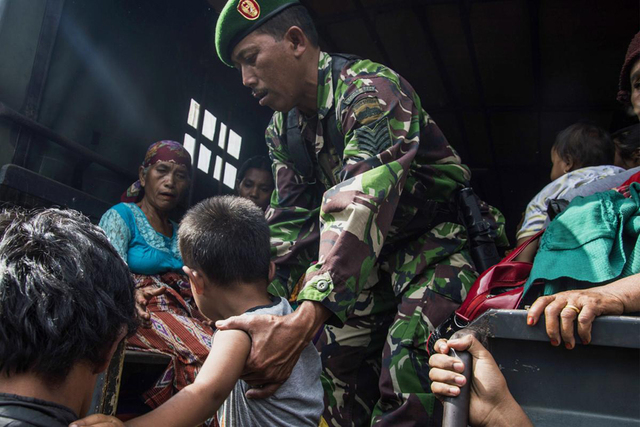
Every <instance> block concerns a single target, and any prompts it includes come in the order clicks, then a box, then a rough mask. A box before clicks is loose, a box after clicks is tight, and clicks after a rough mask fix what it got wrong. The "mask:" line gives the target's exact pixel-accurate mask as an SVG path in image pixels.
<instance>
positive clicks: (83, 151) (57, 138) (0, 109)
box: [0, 102, 138, 180]
mask: <svg viewBox="0 0 640 427" xmlns="http://www.w3.org/2000/svg"><path fill="white" fill-rule="evenodd" d="M0 118H5V119H8V120H11V121H12V122H14V123H16V124H18V125H20V126H24V127H26V128H28V129H30V130H31V131H33V132H35V133H37V134H39V135H41V136H43V137H45V138H47V139H48V140H50V141H52V142H55V143H56V144H58V145H60V146H62V147H64V148H67V149H69V150H71V151H73V152H74V153H78V154H79V155H80V156H82V157H83V158H85V159H87V160H90V161H92V162H95V163H97V164H99V165H101V166H104V167H105V168H107V169H109V170H111V171H113V172H115V173H117V174H120V175H123V176H126V177H128V178H131V179H132V180H136V179H138V176H137V175H136V174H134V173H132V172H131V171H129V170H127V169H125V168H123V167H122V166H120V165H117V164H115V163H113V162H111V161H109V160H107V159H105V158H104V157H102V156H101V155H100V154H98V153H96V152H95V151H92V150H90V149H88V148H87V147H85V146H84V145H81V144H78V143H77V142H74V141H71V140H70V139H68V138H65V137H64V136H62V135H58V134H57V133H55V132H54V131H52V130H51V129H49V128H47V127H45V126H43V125H41V124H40V123H38V122H36V121H34V120H31V119H29V118H28V117H25V116H23V115H22V114H20V113H18V112H17V111H15V110H13V109H11V108H9V107H7V106H6V105H5V104H4V103H3V102H0Z"/></svg>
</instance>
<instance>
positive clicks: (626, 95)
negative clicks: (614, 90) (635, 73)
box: [618, 32, 640, 104]
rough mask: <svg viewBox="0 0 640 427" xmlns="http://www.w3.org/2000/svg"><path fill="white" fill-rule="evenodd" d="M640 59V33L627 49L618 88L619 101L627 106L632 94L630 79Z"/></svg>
mask: <svg viewBox="0 0 640 427" xmlns="http://www.w3.org/2000/svg"><path fill="white" fill-rule="evenodd" d="M639 58H640V32H638V33H636V35H635V36H634V37H633V39H632V40H631V43H629V48H628V49H627V56H625V58H624V64H623V65H622V71H621V72H620V83H619V84H618V87H619V89H620V91H619V92H618V101H619V102H621V103H623V104H626V103H628V102H629V100H630V92H631V83H630V81H629V79H630V78H631V76H630V75H629V74H630V73H631V68H633V65H634V64H635V63H636V60H638V59H639Z"/></svg>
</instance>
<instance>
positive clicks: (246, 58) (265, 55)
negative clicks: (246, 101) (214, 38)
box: [231, 32, 300, 111]
mask: <svg viewBox="0 0 640 427" xmlns="http://www.w3.org/2000/svg"><path fill="white" fill-rule="evenodd" d="M289 45H290V42H289V41H287V39H283V40H281V41H276V40H275V39H274V38H273V37H272V36H270V35H268V34H260V33H256V32H253V33H251V34H249V35H248V36H247V37H245V38H244V39H242V41H241V42H240V43H238V45H237V46H236V47H235V48H234V49H233V52H232V54H231V60H232V61H233V63H234V65H235V67H236V68H237V69H238V70H240V72H241V73H242V84H243V85H245V86H247V87H249V88H251V93H252V95H253V96H254V97H255V98H256V99H258V102H259V103H260V105H262V106H267V107H270V108H272V109H273V110H276V111H289V110H290V109H292V108H293V107H294V106H295V105H296V101H297V98H298V97H299V96H298V92H299V88H298V86H299V80H300V79H298V78H296V77H297V72H298V65H297V64H296V61H295V57H294V56H293V54H292V50H291V46H289Z"/></svg>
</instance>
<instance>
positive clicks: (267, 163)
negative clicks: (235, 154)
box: [237, 156, 273, 181]
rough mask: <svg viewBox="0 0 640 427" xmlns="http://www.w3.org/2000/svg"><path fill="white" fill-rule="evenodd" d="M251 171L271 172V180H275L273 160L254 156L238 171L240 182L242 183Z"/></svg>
mask: <svg viewBox="0 0 640 427" xmlns="http://www.w3.org/2000/svg"><path fill="white" fill-rule="evenodd" d="M249 169H260V170H263V171H267V172H269V175H271V180H273V171H272V170H271V160H269V158H268V157H265V156H253V157H250V158H249V159H247V161H246V162H244V163H243V164H242V166H240V169H239V170H238V177H237V180H238V181H242V179H243V178H244V176H245V175H246V173H247V171H248V170H249Z"/></svg>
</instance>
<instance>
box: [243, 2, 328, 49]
mask: <svg viewBox="0 0 640 427" xmlns="http://www.w3.org/2000/svg"><path fill="white" fill-rule="evenodd" d="M294 26H295V27H300V29H301V30H302V31H303V32H304V34H305V35H306V36H307V39H309V42H310V43H311V45H312V46H314V47H318V30H316V26H315V24H314V23H313V19H311V15H309V11H308V10H307V8H306V7H304V6H302V5H297V6H291V7H288V8H286V9H285V10H284V11H282V12H280V13H279V14H277V15H276V16H274V17H273V18H271V19H269V20H267V22H265V23H264V24H262V25H261V26H259V27H258V28H256V30H255V32H256V33H260V34H269V35H270V36H271V37H273V38H274V39H276V41H280V40H282V39H283V38H284V35H285V34H286V33H287V31H289V28H291V27H294Z"/></svg>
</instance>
